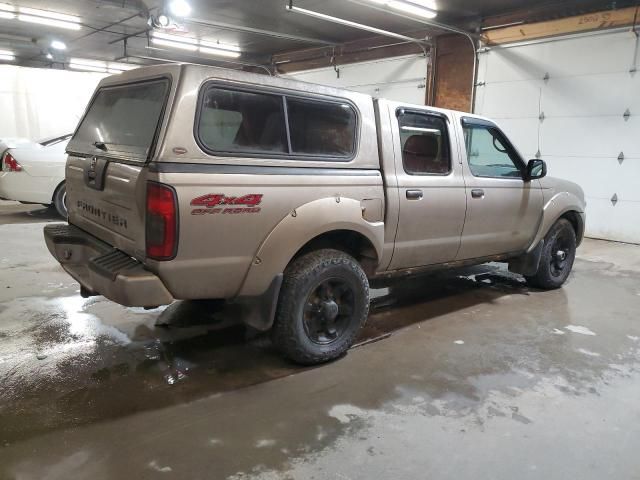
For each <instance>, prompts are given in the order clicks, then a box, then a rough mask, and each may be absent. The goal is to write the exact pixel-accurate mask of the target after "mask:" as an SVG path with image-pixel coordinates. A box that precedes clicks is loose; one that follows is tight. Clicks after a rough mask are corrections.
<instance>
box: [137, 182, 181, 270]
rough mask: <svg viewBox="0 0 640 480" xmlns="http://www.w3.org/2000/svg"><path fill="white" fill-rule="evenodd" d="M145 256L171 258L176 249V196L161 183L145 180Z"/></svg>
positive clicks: (169, 188) (173, 191)
mask: <svg viewBox="0 0 640 480" xmlns="http://www.w3.org/2000/svg"><path fill="white" fill-rule="evenodd" d="M145 228H146V246H147V257H148V258H151V259H153V260H172V259H173V258H175V256H176V253H177V251H178V198H177V195H176V191H175V190H174V189H173V188H171V187H169V186H167V185H163V184H161V183H155V182H147V219H146V224H145Z"/></svg>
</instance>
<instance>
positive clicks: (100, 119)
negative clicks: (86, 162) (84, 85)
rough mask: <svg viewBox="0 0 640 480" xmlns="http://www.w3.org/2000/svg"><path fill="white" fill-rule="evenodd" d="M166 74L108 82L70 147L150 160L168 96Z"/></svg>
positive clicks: (141, 161) (88, 152) (102, 153)
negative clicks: (137, 79) (119, 82)
mask: <svg viewBox="0 0 640 480" xmlns="http://www.w3.org/2000/svg"><path fill="white" fill-rule="evenodd" d="M169 88H170V82H169V79H167V78H162V79H156V80H147V81H141V82H135V83H128V84H123V85H115V86H106V87H102V88H100V89H99V90H98V91H97V93H96V94H95V96H94V98H93V100H92V102H91V104H90V106H89V109H88V110H87V113H86V114H85V116H84V118H83V119H82V121H81V122H80V125H79V126H78V129H77V130H76V132H75V134H74V136H73V138H72V139H71V142H70V143H69V146H68V147H67V150H68V151H70V152H74V153H81V154H90V155H100V156H108V157H112V158H116V159H117V158H120V159H123V160H127V161H131V162H134V163H144V162H146V161H147V160H148V158H149V155H150V153H151V149H152V147H153V144H154V142H155V139H156V135H157V131H158V127H159V124H160V120H161V118H162V113H163V111H164V109H165V107H166V103H167V98H168V96H169Z"/></svg>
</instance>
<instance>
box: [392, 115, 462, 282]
mask: <svg viewBox="0 0 640 480" xmlns="http://www.w3.org/2000/svg"><path fill="white" fill-rule="evenodd" d="M390 108H391V109H392V110H391V111H390V118H391V121H392V123H393V132H394V133H393V142H394V148H395V152H396V153H395V157H396V176H397V182H398V193H399V202H400V208H399V220H398V229H397V233H396V240H395V248H394V252H393V258H392V261H391V265H390V269H392V270H395V269H403V268H411V267H419V266H424V265H433V264H438V263H445V262H449V261H452V260H453V259H454V258H455V257H456V254H457V252H458V248H459V247H460V235H461V234H462V229H463V226H464V220H465V211H466V206H467V200H466V194H465V185H464V178H463V175H462V171H461V165H460V162H459V155H458V148H457V142H456V137H455V130H454V129H451V128H450V126H451V119H450V118H449V117H448V116H447V114H445V113H442V112H439V111H435V110H430V109H427V108H418V107H404V106H402V105H391V107H390Z"/></svg>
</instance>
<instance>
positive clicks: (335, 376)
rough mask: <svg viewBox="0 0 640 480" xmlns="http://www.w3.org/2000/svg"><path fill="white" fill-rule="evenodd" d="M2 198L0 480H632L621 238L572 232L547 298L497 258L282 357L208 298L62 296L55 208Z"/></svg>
mask: <svg viewBox="0 0 640 480" xmlns="http://www.w3.org/2000/svg"><path fill="white" fill-rule="evenodd" d="M15 209H16V207H13V211H11V212H10V213H7V209H6V207H4V206H2V205H0V244H1V245H2V253H1V254H0V262H1V263H0V265H1V270H0V478H20V479H29V478H92V479H102V478H136V477H138V478H180V479H182V478H229V477H230V478H266V479H271V478H274V479H275V478H296V479H297V478H317V479H322V478H335V479H344V478H353V479H355V478H406V479H415V478H501V479H502V478H504V479H512V478H542V477H546V478H578V477H579V478H594V479H595V478H638V477H637V475H638V473H639V472H640V459H638V458H637V454H635V453H634V452H635V451H637V449H638V447H640V402H638V398H640V371H639V369H638V367H639V366H640V322H639V320H640V318H639V315H638V312H639V311H640V281H639V280H640V247H637V246H627V245H619V244H611V243H607V242H597V241H587V242H586V243H585V245H584V247H583V248H582V249H581V256H580V258H579V260H578V261H577V262H576V267H575V274H574V275H573V276H572V278H571V280H570V282H569V283H568V284H567V286H566V287H565V288H563V289H561V290H558V291H554V292H539V291H531V290H529V289H528V288H527V287H526V285H525V284H524V283H523V282H522V280H521V279H520V278H519V277H517V276H514V275H510V274H509V273H508V272H506V271H505V270H504V268H503V267H501V266H498V265H486V266H482V267H478V268H474V269H467V270H464V271H457V272H454V273H449V274H447V275H438V276H430V277H425V278H420V279H413V280H410V281H402V282H396V283H394V284H392V285H390V286H389V288H385V289H380V290H377V291H376V292H375V298H374V300H373V302H372V314H371V316H370V318H369V321H368V324H367V327H366V328H365V330H364V331H363V332H362V335H361V337H360V338H359V341H358V346H356V347H355V348H354V349H352V350H351V351H350V352H349V354H348V355H347V356H346V357H345V358H343V359H341V360H339V361H337V362H334V363H332V364H329V365H326V366H322V367H317V368H312V369H302V368H299V367H296V366H293V365H291V364H289V363H287V362H285V361H283V360H282V359H280V357H279V356H278V355H277V354H276V353H275V352H274V351H273V349H272V348H271V345H270V343H269V339H268V337H267V336H264V335H256V334H255V333H253V332H250V331H247V330H246V329H244V328H243V327H242V326H241V325H239V324H238V323H237V321H236V320H237V319H236V318H235V317H234V315H233V314H232V312H228V311H226V310H225V309H224V308H220V306H219V305H216V304H212V303H207V302H180V303H176V304H174V305H171V306H170V307H168V308H166V309H158V310H152V311H145V310H140V309H127V308H123V307H120V306H118V305H114V304H112V303H111V302H108V301H106V300H104V299H101V298H100V297H97V298H93V299H88V300H85V299H82V298H80V297H79V294H78V292H77V290H78V286H77V285H76V284H74V283H73V282H72V281H70V279H69V278H68V277H67V276H66V275H65V274H64V273H63V272H62V271H61V270H60V269H59V267H57V266H56V264H55V263H54V262H53V260H52V259H50V258H49V255H48V252H47V251H46V247H45V246H44V244H43V242H42V234H41V229H42V222H45V221H50V220H55V218H54V217H53V216H51V217H50V216H47V215H48V214H47V213H46V211H44V212H43V211H41V209H40V210H38V209H36V210H29V209H24V211H18V212H16V211H15ZM34 218H35V219H39V221H38V222H36V223H33V219H34ZM634 475H636V476H635V477H634Z"/></svg>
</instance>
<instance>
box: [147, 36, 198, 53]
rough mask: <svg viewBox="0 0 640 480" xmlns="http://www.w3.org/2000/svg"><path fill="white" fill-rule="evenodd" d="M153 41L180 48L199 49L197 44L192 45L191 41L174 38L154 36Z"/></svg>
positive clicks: (193, 50)
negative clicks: (177, 40) (184, 41)
mask: <svg viewBox="0 0 640 480" xmlns="http://www.w3.org/2000/svg"><path fill="white" fill-rule="evenodd" d="M151 41H152V42H153V43H155V44H157V45H162V46H164V47H173V48H180V49H182V50H189V51H192V52H195V51H196V50H198V46H197V45H192V44H190V43H182V42H174V41H173V40H165V39H163V38H152V39H151Z"/></svg>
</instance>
